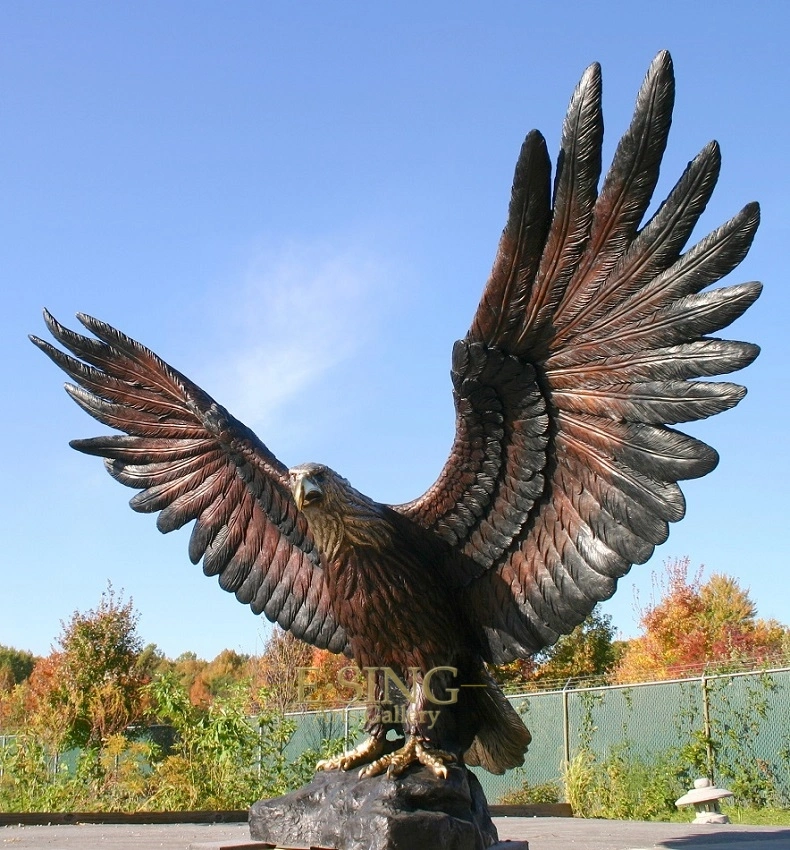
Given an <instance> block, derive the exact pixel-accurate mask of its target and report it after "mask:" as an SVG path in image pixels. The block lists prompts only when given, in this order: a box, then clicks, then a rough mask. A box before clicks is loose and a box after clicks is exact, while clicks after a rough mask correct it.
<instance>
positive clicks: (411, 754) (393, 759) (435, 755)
mask: <svg viewBox="0 0 790 850" xmlns="http://www.w3.org/2000/svg"><path fill="white" fill-rule="evenodd" d="M455 760H456V759H455V756H454V755H453V754H452V753H448V752H445V751H444V750H434V749H429V748H428V747H426V746H425V745H424V744H423V743H422V741H420V740H419V738H415V737H414V736H412V737H410V738H409V740H408V741H406V743H405V744H404V745H403V746H402V747H401V748H400V749H399V750H395V752H394V753H388V754H387V755H385V756H382V757H381V758H378V759H376V760H375V761H374V762H372V763H371V764H369V765H368V766H367V767H363V768H362V770H360V772H359V775H360V777H364V776H378V775H379V774H381V773H384V772H385V771H386V774H387V778H388V779H392V778H394V777H396V776H400V775H401V774H402V773H403V772H404V771H405V770H406V768H407V767H410V766H411V765H413V764H421V765H424V766H425V767H427V768H428V769H429V770H430V771H431V772H432V773H433V774H434V776H438V777H440V778H441V779H447V765H448V764H450V763H451V762H454V761H455Z"/></svg>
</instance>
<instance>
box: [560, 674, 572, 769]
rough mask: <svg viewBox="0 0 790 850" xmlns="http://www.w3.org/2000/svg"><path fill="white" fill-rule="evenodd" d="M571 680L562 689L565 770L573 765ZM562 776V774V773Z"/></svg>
mask: <svg viewBox="0 0 790 850" xmlns="http://www.w3.org/2000/svg"><path fill="white" fill-rule="evenodd" d="M570 683H571V680H570V679H568V681H567V682H566V683H565V687H564V688H563V689H562V745H563V752H564V754H565V768H566V769H567V767H568V765H569V764H570V763H571V729H570V725H571V724H570V712H569V710H568V685H570ZM560 775H562V772H560Z"/></svg>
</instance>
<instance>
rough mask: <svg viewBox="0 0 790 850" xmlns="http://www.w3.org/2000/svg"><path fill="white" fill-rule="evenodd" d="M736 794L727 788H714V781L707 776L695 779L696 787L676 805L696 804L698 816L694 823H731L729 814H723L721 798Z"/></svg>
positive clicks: (676, 802) (677, 801)
mask: <svg viewBox="0 0 790 850" xmlns="http://www.w3.org/2000/svg"><path fill="white" fill-rule="evenodd" d="M732 796H734V795H733V793H732V791H727V790H726V789H725V788H714V787H713V783H712V782H711V781H710V779H708V778H707V777H703V778H702V779H695V780H694V787H693V788H692V789H691V791H689V792H688V794H684V795H683V796H682V797H681V798H680V799H679V800H676V801H675V805H676V806H677V807H678V808H680V807H681V806H694V808H695V809H696V812H697V816H696V817H695V818H694V820H693V823H729V822H730V819H729V818H728V817H727V815H723V814H722V813H721V811H720V810H719V800H721V799H722V798H723V797H732Z"/></svg>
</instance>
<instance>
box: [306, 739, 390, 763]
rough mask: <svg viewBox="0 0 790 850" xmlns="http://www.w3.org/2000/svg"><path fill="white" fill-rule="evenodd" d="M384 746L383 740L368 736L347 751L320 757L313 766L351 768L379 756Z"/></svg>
mask: <svg viewBox="0 0 790 850" xmlns="http://www.w3.org/2000/svg"><path fill="white" fill-rule="evenodd" d="M385 748H386V743H385V741H384V740H382V739H379V738H368V739H367V740H366V741H363V742H362V743H361V744H360V745H359V746H357V747H354V749H353V750H349V751H348V752H347V753H343V755H340V756H334V757H333V758H330V759H321V761H319V762H318V763H317V764H316V766H315V768H316V770H351V768H352V767H357V765H360V764H365V762H369V761H371V760H372V759H375V758H377V757H378V756H380V755H381V754H382V753H383V752H384V750H385Z"/></svg>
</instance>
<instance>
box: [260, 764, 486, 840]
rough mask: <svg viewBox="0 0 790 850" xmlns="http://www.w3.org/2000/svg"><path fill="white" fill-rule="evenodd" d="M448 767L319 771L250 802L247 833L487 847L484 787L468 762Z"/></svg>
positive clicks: (266, 836)
mask: <svg viewBox="0 0 790 850" xmlns="http://www.w3.org/2000/svg"><path fill="white" fill-rule="evenodd" d="M448 774H449V775H448V778H447V779H439V778H437V777H436V776H434V775H433V773H431V772H430V771H429V770H428V769H427V768H424V767H419V768H411V769H410V770H409V772H408V773H406V774H405V775H404V776H402V777H400V778H398V779H387V777H386V776H372V777H367V778H365V779H360V778H359V777H358V776H357V771H356V770H355V771H350V772H344V771H335V770H333V771H321V772H319V773H317V774H316V776H315V777H314V779H313V781H312V782H311V783H310V784H309V785H305V786H304V788H300V789H299V790H297V791H292V792H291V793H290V794H286V795H285V796H283V797H276V798H274V799H272V800H259V801H258V802H257V803H255V804H254V805H253V806H252V807H251V808H250V835H251V837H252V838H253V839H254V840H256V841H262V842H266V843H269V844H273V845H275V846H281V847H289V848H303V850H310V848H328V850H415V848H418V847H426V848H428V847H430V848H431V850H486V848H489V847H491V846H492V845H494V844H496V843H497V840H498V837H497V831H496V827H495V826H494V824H493V822H492V820H491V816H490V815H489V812H488V804H487V803H486V799H485V795H484V794H483V789H482V788H481V787H480V783H479V782H478V781H477V777H476V776H475V775H474V774H472V773H470V772H469V771H468V770H467V769H466V768H465V767H461V766H459V765H449V766H448Z"/></svg>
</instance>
